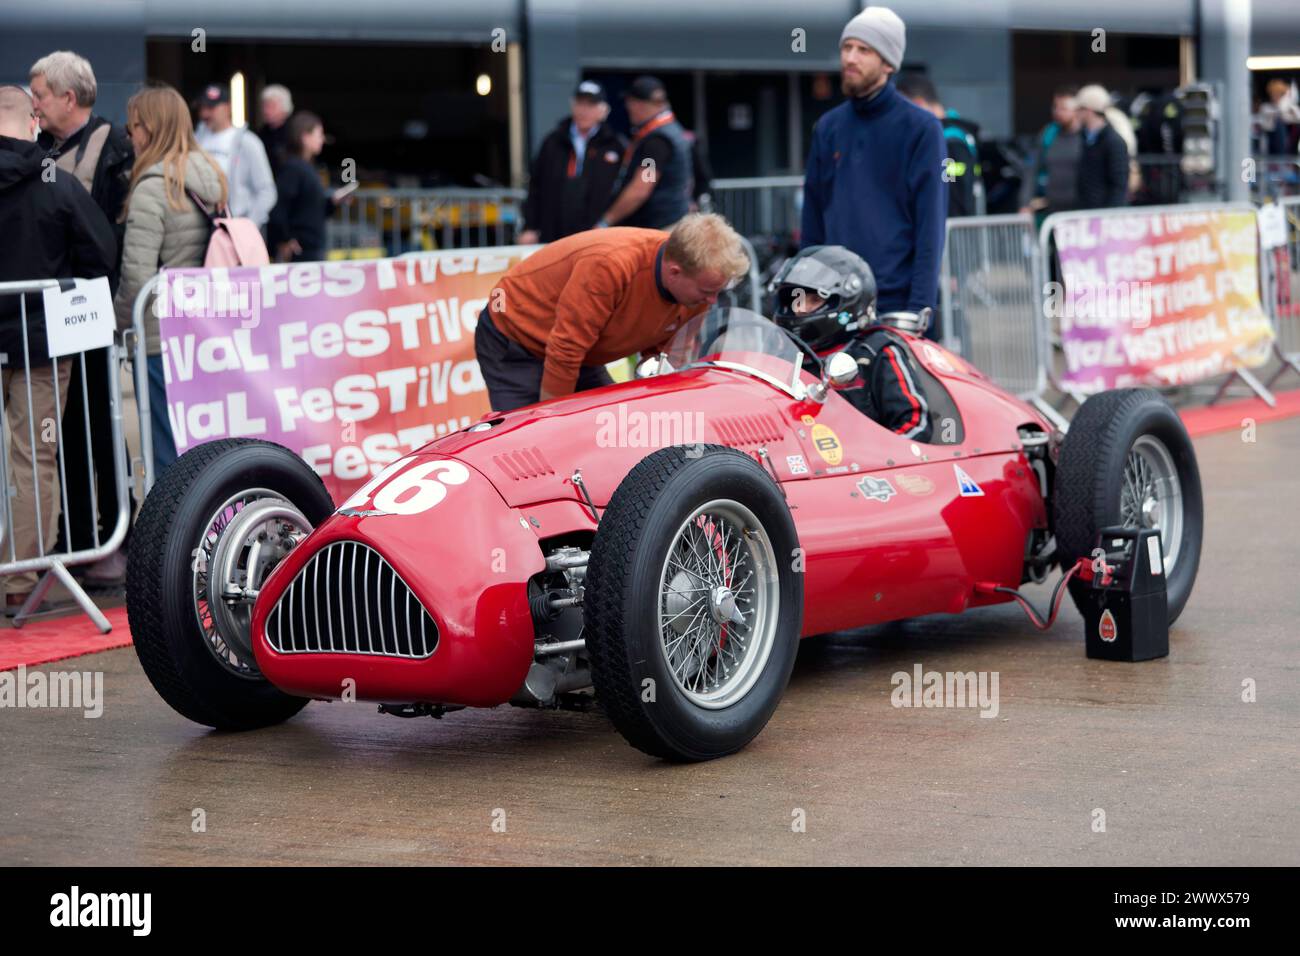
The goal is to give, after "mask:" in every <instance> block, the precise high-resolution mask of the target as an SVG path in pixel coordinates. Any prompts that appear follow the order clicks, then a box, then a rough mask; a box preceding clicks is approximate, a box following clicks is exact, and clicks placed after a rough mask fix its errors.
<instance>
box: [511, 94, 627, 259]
mask: <svg viewBox="0 0 1300 956" xmlns="http://www.w3.org/2000/svg"><path fill="white" fill-rule="evenodd" d="M569 110H570V114H569V116H566V117H565V118H564V119H562V120H561V121H560V122H559V123H557V124H556V126H555V129H553V130H551V132H550V133H549V134H547V136H546V139H544V140H542V145H541V148H540V149H538V150H537V156H536V157H535V158H534V159H533V168H532V173H531V175H530V176H529V179H528V198H527V199H525V200H524V209H523V213H524V230H523V232H521V233H520V234H519V242H520V244H521V245H531V244H533V243H535V242H554V241H555V240H556V239H563V238H564V237H565V236H571V235H573V234H574V233H575V232H583V231H585V230H587V229H590V228H591V227H592V226H594V225H596V220H597V219H599V218H600V215H601V213H603V212H604V211H605V208H606V207H607V206H608V205H609V202H610V198H611V197H612V195H613V192H614V183H615V181H616V180H617V179H618V170H619V165H620V164H621V163H622V161H623V150H624V149H625V148H626V147H627V140H625V139H624V138H623V137H622V136H621V135H619V133H618V132H616V131H615V130H614V129H612V128H611V127H610V126H609V124H608V123H606V122H605V117H606V116H607V115H609V103H608V102H607V101H606V99H605V90H604V88H603V87H601V85H600V84H599V83H597V82H595V81H594V80H583V81H582V82H581V83H579V84H578V88H577V89H576V90H574V91H573V98H572V99H571V100H570V101H569Z"/></svg>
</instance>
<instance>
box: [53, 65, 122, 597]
mask: <svg viewBox="0 0 1300 956" xmlns="http://www.w3.org/2000/svg"><path fill="white" fill-rule="evenodd" d="M28 74H29V77H28V82H29V83H30V85H31V91H32V99H33V100H34V102H35V109H34V112H35V113H36V118H37V120H38V121H39V123H40V127H41V133H40V135H39V136H38V137H37V140H36V142H37V145H39V146H40V147H41V148H42V149H44V150H45V151H46V156H47V158H50V159H53V160H54V162H55V165H56V166H57V167H58V169H59V170H60V172H64V173H67V174H69V176H70V177H75V178H76V180H77V181H78V182H80V183H81V185H82V186H84V187H86V189H87V190H88V191H89V193H90V198H91V199H92V200H94V202H95V205H97V206H99V208H100V209H101V210H102V211H103V213H104V216H105V217H106V218H107V220H108V223H109V227H110V228H111V229H112V231H113V238H114V249H115V252H116V254H115V256H114V258H113V261H112V262H111V263H110V267H109V270H108V282H109V287H110V288H111V289H112V290H113V292H115V293H116V291H117V282H118V275H119V270H120V268H121V261H120V254H121V253H120V250H121V248H122V239H123V237H124V235H125V231H126V226H125V224H124V223H122V222H119V219H120V218H121V214H122V205H123V203H124V202H125V201H126V196H127V193H128V192H129V189H130V182H131V166H132V164H133V163H134V162H135V151H134V150H133V149H132V147H131V137H130V136H129V134H128V133H127V131H126V129H125V128H124V127H121V126H118V125H116V124H113V123H110V122H109V121H108V120H106V119H104V118H103V117H102V116H95V115H94V114H93V113H92V112H91V108H92V107H93V106H94V105H95V97H96V94H97V92H98V88H97V85H96V83H95V71H94V70H92V69H91V67H90V63H89V62H88V61H87V60H86V59H85V57H82V56H78V55H77V54H76V53H72V52H70V51H68V50H59V51H57V52H55V53H51V54H49V55H48V56H44V57H41V58H40V59H39V60H37V61H36V62H35V63H33V64H32V67H31V69H30V70H29V71H28ZM107 351H108V350H107V349H95V350H93V351H90V352H87V353H86V361H85V385H84V388H85V394H86V395H87V396H88V398H89V401H88V402H87V401H84V400H83V398H82V389H83V385H82V363H81V362H73V363H72V379H71V381H70V382H69V383H68V389H67V391H66V392H65V393H64V394H65V395H66V397H67V408H66V409H65V411H64V415H63V448H64V463H65V466H66V468H65V473H66V479H65V487H66V489H67V493H68V527H69V528H70V529H71V531H72V540H71V542H66V541H62V540H60V541H59V547H60V548H62V547H64V546H65V545H68V544H70V545H71V547H72V548H73V549H74V550H78V551H79V550H82V549H84V548H90V547H92V546H93V545H94V543H95V542H94V530H95V524H96V522H98V523H99V540H100V541H104V540H106V539H107V538H108V537H109V534H110V533H111V531H112V524H113V523H114V522H115V521H116V519H117V508H116V505H115V504H114V503H115V502H116V501H117V476H116V473H115V472H114V470H113V466H112V462H113V451H112V448H113V445H112V440H113V423H112V421H111V419H110V417H109V401H108V399H109V381H108V355H107ZM87 419H89V421H90V435H89V442H88V441H87V434H86V421H87ZM88 451H89V453H90V458H89V460H87V452H88ZM92 467H93V470H94V474H95V480H94V485H95V497H94V498H93V499H92V497H91V492H90V483H91V479H90V474H91V471H92ZM128 494H129V492H128ZM92 500H93V501H94V502H96V503H97V504H98V505H99V506H100V514H98V515H97V514H95V509H94V508H92V506H91V502H92ZM133 510H134V509H133ZM59 536H60V538H62V537H63V528H62V526H60V528H59ZM125 568H126V565H125V561H124V559H123V557H122V552H120V551H119V552H118V553H116V554H113V555H110V556H109V557H107V558H105V559H104V560H103V561H100V562H97V563H96V564H93V565H91V566H90V567H89V568H88V569H86V571H85V572H84V576H85V579H86V580H87V582H88V583H92V584H96V583H98V584H112V583H116V582H117V581H119V580H121V579H122V577H123V575H124V574H125Z"/></svg>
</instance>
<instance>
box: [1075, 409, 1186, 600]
mask: <svg viewBox="0 0 1300 956" xmlns="http://www.w3.org/2000/svg"><path fill="white" fill-rule="evenodd" d="M1054 497H1055V502H1054V514H1055V525H1056V540H1057V543H1058V544H1059V546H1060V549H1061V567H1062V568H1064V569H1068V568H1069V567H1070V566H1071V565H1073V564H1074V563H1075V561H1077V560H1078V559H1079V558H1080V557H1084V556H1086V555H1090V554H1091V553H1092V549H1093V548H1094V547H1096V545H1097V532H1098V531H1099V530H1100V529H1101V528H1106V527H1112V526H1116V525H1124V526H1127V527H1130V528H1132V527H1139V526H1141V527H1156V528H1159V529H1160V539H1161V540H1160V543H1161V548H1162V550H1163V551H1164V555H1165V588H1166V591H1167V595H1168V601H1169V623H1170V624H1173V622H1174V621H1175V620H1176V619H1177V617H1178V615H1179V614H1180V613H1181V612H1182V610H1183V606H1184V605H1185V604H1186V603H1187V599H1188V597H1190V596H1191V593H1192V585H1193V584H1194V583H1195V582H1196V569H1197V566H1198V565H1199V564H1200V560H1201V532H1202V529H1203V527H1204V506H1203V502H1202V499H1201V476H1200V472H1199V470H1198V469H1197V467H1196V453H1195V451H1194V450H1193V448H1192V440H1191V438H1190V437H1188V434H1187V429H1186V428H1185V427H1184V426H1183V423H1182V420H1181V419H1180V418H1179V417H1178V414H1177V413H1176V412H1175V411H1174V410H1173V408H1171V407H1170V405H1169V403H1168V402H1166V401H1165V400H1164V399H1163V398H1162V397H1161V396H1160V394H1159V393H1158V392H1155V391H1153V390H1151V389H1149V388H1125V389H1116V390H1114V391H1110V392H1101V393H1100V394H1097V395H1093V396H1092V397H1091V398H1089V399H1088V400H1087V401H1086V402H1084V403H1083V407H1082V408H1080V409H1079V412H1078V414H1076V415H1075V416H1074V420H1073V421H1072V422H1070V430H1069V431H1068V432H1067V433H1066V436H1065V442H1064V444H1063V445H1062V446H1061V454H1060V459H1059V461H1058V462H1057V468H1056V490H1055V493H1054ZM1087 587H1088V586H1087V585H1086V584H1081V583H1079V582H1076V581H1071V582H1070V594H1071V597H1073V598H1074V602H1075V604H1076V606H1079V607H1080V608H1081V609H1082V604H1081V600H1082V595H1083V594H1084V593H1085V591H1086V589H1087Z"/></svg>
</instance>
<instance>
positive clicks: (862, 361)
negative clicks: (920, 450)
mask: <svg viewBox="0 0 1300 956" xmlns="http://www.w3.org/2000/svg"><path fill="white" fill-rule="evenodd" d="M773 282H774V284H775V286H776V315H775V316H774V318H775V320H776V323H777V325H779V326H781V327H782V328H784V329H786V330H787V331H789V332H792V333H793V334H795V335H797V336H798V337H799V338H800V339H802V340H803V341H804V342H805V343H806V344H807V345H808V346H809V347H810V348H811V349H812V350H813V351H815V352H817V353H818V354H819V355H825V354H828V353H829V352H833V351H840V350H843V351H846V352H848V353H849V354H850V355H851V356H853V358H855V359H857V362H858V367H859V373H858V378H857V380H856V381H855V382H854V383H853V384H851V385H850V386H848V387H847V388H844V389H841V390H840V394H841V395H843V396H844V398H845V399H847V400H848V401H849V402H850V403H851V404H852V405H853V406H854V407H855V408H857V409H858V410H859V411H861V412H863V413H864V414H866V415H867V416H868V417H869V418H871V419H872V420H873V421H875V422H877V423H879V424H881V425H883V426H884V427H885V428H888V429H889V430H890V431H891V432H894V433H895V434H896V435H901V436H902V437H904V438H911V439H913V440H915V441H919V442H928V441H929V440H930V433H931V427H930V410H929V408H928V407H927V406H926V403H925V392H924V391H923V390H922V388H921V387H920V383H919V378H918V376H917V373H916V366H915V365H914V364H913V363H912V357H911V355H909V354H908V351H907V349H906V348H904V347H903V346H902V345H901V344H900V343H899V342H898V341H897V340H896V339H894V338H891V333H890V332H888V331H886V329H885V327H884V326H883V325H882V324H880V323H879V322H878V320H877V317H876V280H875V277H874V276H873V275H872V274H871V267H870V266H868V265H867V264H866V263H865V262H864V261H862V258H861V257H860V256H857V255H855V254H854V253H852V252H850V251H849V250H848V249H845V248H844V247H843V246H809V247H808V248H807V249H804V250H803V251H802V252H800V253H799V254H798V255H797V256H795V257H794V258H793V259H790V260H789V261H788V262H787V263H786V264H785V265H784V266H783V267H782V268H781V271H780V272H779V273H777V276H776V278H775V279H774V280H773Z"/></svg>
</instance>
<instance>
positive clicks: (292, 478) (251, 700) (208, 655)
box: [126, 439, 333, 730]
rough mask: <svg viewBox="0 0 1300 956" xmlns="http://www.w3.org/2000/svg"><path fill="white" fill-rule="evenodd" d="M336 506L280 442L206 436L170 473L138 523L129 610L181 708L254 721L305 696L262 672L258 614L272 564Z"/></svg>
mask: <svg viewBox="0 0 1300 956" xmlns="http://www.w3.org/2000/svg"><path fill="white" fill-rule="evenodd" d="M332 510H333V502H332V501H331V499H330V496H329V493H328V492H327V491H326V490H325V486H324V485H323V484H322V483H321V480H320V478H319V477H318V476H317V475H316V473H315V472H314V471H312V470H311V468H310V467H308V465H307V464H306V462H304V461H303V460H302V459H301V458H299V457H298V456H297V455H295V454H293V452H291V451H289V450H288V449H287V448H283V447H281V446H280V445H274V444H271V443H270V442H264V441H253V440H249V439H227V440H224V441H217V442H211V443H209V444H205V445H199V446H198V447H196V448H194V449H191V450H190V451H188V452H186V453H185V454H184V455H182V456H181V457H180V458H179V459H177V461H176V462H175V464H174V465H172V466H171V467H170V468H168V469H167V470H166V471H165V472H164V473H163V474H162V476H161V477H160V478H159V480H158V482H157V484H155V485H154V486H153V488H152V489H151V490H150V492H149V496H148V497H147V498H146V499H145V501H144V504H143V506H142V507H141V508H140V515H139V517H138V518H137V520H136V524H135V529H134V531H133V532H132V536H131V549H130V552H129V553H128V556H127V573H126V608H127V617H128V620H129V623H130V627H131V636H132V640H133V643H134V645H135V650H136V654H137V655H138V656H139V658H140V664H141V666H142V667H143V668H144V672H145V675H146V676H147V677H148V678H149V681H150V683H152V684H153V686H154V688H155V689H156V690H157V691H158V693H159V694H160V695H161V696H162V698H163V700H165V701H166V702H167V703H168V704H170V705H171V707H172V708H173V709H174V710H176V711H177V712H178V713H180V714H181V715H183V716H185V717H188V718H189V719H190V720H193V721H195V722H196V723H200V724H206V725H208V726H210V727H216V728H219V729H223V730H247V729H252V728H256V727H265V726H268V725H271V724H277V723H280V722H281V721H284V720H287V719H288V718H289V717H292V716H293V715H294V714H296V713H297V712H298V711H299V710H301V709H302V708H303V706H304V705H305V704H306V703H307V702H306V700H304V699H302V698H300V697H292V696H290V695H288V694H285V693H284V692H282V691H280V690H278V689H277V688H275V687H273V686H272V685H271V684H270V683H269V682H268V681H267V680H266V679H265V678H264V677H262V675H261V673H260V672H259V671H258V669H257V664H256V661H255V660H254V658H253V653H252V644H251V638H250V635H249V619H250V615H251V611H252V600H253V598H254V597H255V595H256V592H257V590H258V589H259V588H260V587H261V583H262V581H263V580H265V578H266V576H267V575H268V574H269V573H270V571H271V569H272V568H274V567H275V565H276V564H277V563H278V562H279V561H280V560H282V559H283V557H284V555H285V554H287V553H288V552H289V550H291V549H292V548H293V547H294V546H295V545H296V544H297V542H298V541H299V540H301V538H302V537H303V536H305V535H306V534H307V533H309V532H310V531H311V529H312V528H313V527H315V525H317V524H319V523H320V522H321V521H322V520H324V519H325V517H326V516H328V515H329V514H330V512H331V511H332Z"/></svg>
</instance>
